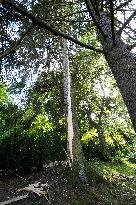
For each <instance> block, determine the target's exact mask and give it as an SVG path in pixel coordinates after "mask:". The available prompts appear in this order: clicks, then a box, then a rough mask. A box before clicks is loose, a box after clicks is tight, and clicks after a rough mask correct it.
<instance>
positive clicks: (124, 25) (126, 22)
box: [118, 10, 136, 35]
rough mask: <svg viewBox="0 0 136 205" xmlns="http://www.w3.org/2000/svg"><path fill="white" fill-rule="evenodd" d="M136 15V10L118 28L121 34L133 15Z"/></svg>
mask: <svg viewBox="0 0 136 205" xmlns="http://www.w3.org/2000/svg"><path fill="white" fill-rule="evenodd" d="M135 15H136V10H135V11H134V12H133V13H132V14H131V15H130V17H129V18H128V19H127V20H126V21H125V23H124V24H123V26H122V27H121V28H120V29H119V30H118V34H119V35H121V33H122V31H123V29H124V28H125V27H126V26H127V25H128V24H129V23H130V21H131V20H132V19H133V17H134V16H135Z"/></svg>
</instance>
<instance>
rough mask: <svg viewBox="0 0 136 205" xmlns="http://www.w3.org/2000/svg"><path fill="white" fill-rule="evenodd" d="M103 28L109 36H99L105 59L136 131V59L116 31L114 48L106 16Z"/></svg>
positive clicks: (103, 18)
mask: <svg viewBox="0 0 136 205" xmlns="http://www.w3.org/2000/svg"><path fill="white" fill-rule="evenodd" d="M101 27H102V28H103V30H104V31H105V33H106V34H107V37H106V38H104V37H103V36H102V35H101V34H99V37H100V40H101V43H102V46H103V50H104V53H105V54H104V55H105V58H106V60H107V63H108V65H109V67H110V68H111V71H112V73H113V75H114V78H115V80H116V82H117V85H118V87H119V89H120V92H121V94H122V97H123V99H124V102H125V104H126V106H127V109H128V112H129V115H130V118H131V121H132V123H133V126H134V129H135V131H136V59H135V57H134V55H133V54H132V53H131V52H130V51H129V50H128V48H127V45H125V43H124V42H123V41H122V40H121V37H120V35H118V34H117V32H116V31H115V32H116V33H115V45H114V46H113V39H112V35H111V23H110V20H109V19H108V17H107V16H106V14H102V15H101Z"/></svg>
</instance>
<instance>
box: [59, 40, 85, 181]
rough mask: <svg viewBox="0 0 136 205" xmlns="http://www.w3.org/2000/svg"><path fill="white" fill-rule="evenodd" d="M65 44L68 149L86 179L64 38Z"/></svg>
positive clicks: (70, 159)
mask: <svg viewBox="0 0 136 205" xmlns="http://www.w3.org/2000/svg"><path fill="white" fill-rule="evenodd" d="M62 44H63V69H64V70H63V73H64V98H65V99H64V100H65V113H66V118H67V136H68V139H67V151H68V156H69V161H70V166H71V167H72V168H73V169H75V168H76V171H77V172H78V174H79V177H80V179H81V180H82V181H86V180H87V179H86V174H85V170H84V162H85V158H84V155H83V152H82V147H81V141H80V133H79V127H78V123H77V119H76V115H75V109H74V101H73V95H72V91H71V77H70V70H69V59H68V48H67V40H66V39H62Z"/></svg>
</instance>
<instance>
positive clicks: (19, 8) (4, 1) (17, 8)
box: [0, 0, 103, 53]
mask: <svg viewBox="0 0 136 205" xmlns="http://www.w3.org/2000/svg"><path fill="white" fill-rule="evenodd" d="M0 2H1V3H2V4H3V6H6V7H7V6H10V7H12V8H13V9H14V10H15V11H17V12H19V13H20V14H22V15H23V16H26V17H27V18H28V19H31V20H32V21H33V23H34V24H36V25H38V26H39V27H41V28H44V29H46V30H48V31H50V32H51V33H52V34H54V35H55V36H60V37H63V38H66V39H68V40H70V41H72V42H74V43H76V44H78V45H80V46H81V47H84V48H87V49H90V50H93V51H96V52H99V53H103V51H102V50H101V49H96V48H94V47H93V46H90V45H88V44H85V43H83V42H81V41H79V40H77V39H75V38H73V37H71V36H69V35H68V34H65V33H63V32H61V31H58V30H56V29H54V28H53V26H51V25H49V24H47V23H45V22H44V21H42V20H41V19H40V18H37V17H35V16H33V15H32V14H31V13H29V12H28V11H27V10H26V9H24V8H22V6H19V5H18V6H17V5H15V4H14V3H13V2H11V1H10V0H0Z"/></svg>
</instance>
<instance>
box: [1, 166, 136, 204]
mask: <svg viewBox="0 0 136 205" xmlns="http://www.w3.org/2000/svg"><path fill="white" fill-rule="evenodd" d="M69 173H70V172H69V170H68V168H67V167H66V166H64V165H53V166H51V167H45V168H43V170H42V171H36V170H35V171H33V172H32V173H31V174H29V175H27V176H20V175H17V174H12V176H1V177H0V205H1V202H3V201H6V200H9V199H12V198H14V197H17V196H20V195H24V194H26V193H28V192H26V191H23V192H18V189H21V188H24V187H27V186H28V185H29V184H34V183H37V182H41V183H42V184H46V186H45V187H44V191H45V192H46V196H45V197H43V196H38V195H36V194H34V193H29V197H28V198H26V199H23V200H20V201H17V202H13V203H11V205H15V204H16V205H38V204H41V205H46V204H47V205H48V204H52V205H78V204H79V205H87V204H88V205H89V204H90V205H94V204H95V205H110V204H111V205H112V204H113V205H135V204H136V198H135V196H136V195H135V194H136V193H135V191H134V190H128V189H126V188H125V187H124V188H123V187H122V186H120V185H119V184H117V183H111V182H106V181H103V180H100V181H99V180H92V181H90V182H89V183H88V184H87V185H86V184H85V185H83V186H82V185H81V184H80V183H78V182H74V183H72V181H71V180H70V176H69Z"/></svg>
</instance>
